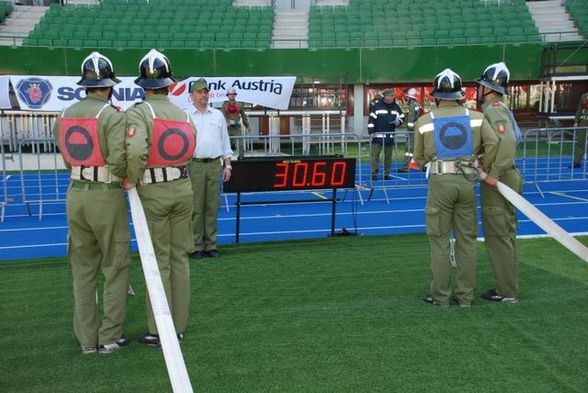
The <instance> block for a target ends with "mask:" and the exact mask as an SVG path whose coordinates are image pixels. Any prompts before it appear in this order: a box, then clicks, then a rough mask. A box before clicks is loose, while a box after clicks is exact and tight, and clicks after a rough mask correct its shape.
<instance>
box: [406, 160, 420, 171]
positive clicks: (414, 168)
mask: <svg viewBox="0 0 588 393" xmlns="http://www.w3.org/2000/svg"><path fill="white" fill-rule="evenodd" d="M408 167H409V168H410V169H412V170H415V171H420V170H421V167H420V166H418V165H417V163H416V162H414V160H413V159H411V160H410V164H408Z"/></svg>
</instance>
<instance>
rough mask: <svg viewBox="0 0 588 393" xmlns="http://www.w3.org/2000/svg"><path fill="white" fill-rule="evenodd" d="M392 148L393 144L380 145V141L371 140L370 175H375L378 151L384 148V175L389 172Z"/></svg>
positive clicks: (378, 158) (378, 163) (378, 164)
mask: <svg viewBox="0 0 588 393" xmlns="http://www.w3.org/2000/svg"><path fill="white" fill-rule="evenodd" d="M393 149H394V145H392V144H389V145H386V144H384V145H383V146H382V144H381V143H376V142H372V151H371V164H372V175H376V174H377V173H378V169H379V167H380V152H381V151H382V150H384V176H386V175H389V174H390V164H391V163H392V150H393Z"/></svg>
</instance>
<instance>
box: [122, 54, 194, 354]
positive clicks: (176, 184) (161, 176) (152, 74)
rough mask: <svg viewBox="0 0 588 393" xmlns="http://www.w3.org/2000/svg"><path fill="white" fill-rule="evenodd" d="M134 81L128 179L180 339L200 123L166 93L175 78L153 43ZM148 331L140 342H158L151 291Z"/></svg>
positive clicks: (185, 320)
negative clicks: (141, 96)
mask: <svg viewBox="0 0 588 393" xmlns="http://www.w3.org/2000/svg"><path fill="white" fill-rule="evenodd" d="M139 72H140V76H139V78H137V79H136V80H135V83H136V84H137V85H139V86H141V87H142V88H143V89H144V90H145V100H144V101H143V102H141V103H138V104H135V105H134V106H132V107H131V108H129V109H128V111H127V156H128V180H129V183H130V184H131V185H136V186H137V191H138V193H139V196H140V197H141V202H142V204H143V209H144V210H145V216H146V218H147V224H148V226H149V232H150V234H151V240H152V241H153V248H154V250H155V257H156V258H157V265H158V267H159V272H160V273H161V279H162V281H163V287H164V289H165V295H166V297H167V303H168V304H169V308H170V310H171V314H172V319H173V321H174V326H175V328H176V333H177V335H178V339H179V340H180V341H181V340H182V339H183V334H184V332H185V330H186V327H187V325H188V314H189V306H190V270H189V265H188V251H189V250H190V247H191V246H192V236H191V234H192V224H191V220H192V187H191V184H190V179H189V177H188V170H187V167H186V164H187V162H188V161H189V160H190V159H191V158H192V154H193V152H194V149H195V147H196V128H195V127H194V125H193V123H192V122H191V120H190V118H189V116H188V115H186V113H184V111H183V110H182V109H180V108H179V107H177V106H176V105H174V104H172V103H171V102H170V100H169V98H168V97H167V94H168V89H167V87H168V86H169V85H171V84H172V83H174V82H175V81H176V79H175V78H174V76H173V74H172V71H171V65H170V62H169V60H168V59H167V57H165V56H164V55H163V54H161V53H159V52H158V51H156V50H154V49H152V50H151V51H149V53H147V55H145V56H144V57H143V59H141V61H140V63H139ZM147 324H148V327H149V332H147V333H145V334H143V335H142V336H141V338H140V340H139V341H140V342H142V343H144V344H147V345H150V346H154V347H157V346H159V345H160V341H159V335H158V331H157V326H156V325H155V320H154V316H153V312H152V309H151V303H150V301H149V297H147Z"/></svg>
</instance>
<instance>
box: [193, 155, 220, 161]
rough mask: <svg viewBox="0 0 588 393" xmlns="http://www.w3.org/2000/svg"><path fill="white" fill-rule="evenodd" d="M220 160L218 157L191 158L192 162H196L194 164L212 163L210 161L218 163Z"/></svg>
mask: <svg viewBox="0 0 588 393" xmlns="http://www.w3.org/2000/svg"><path fill="white" fill-rule="evenodd" d="M219 159H220V156H218V157H216V158H192V160H194V161H196V162H212V161H218V160H219Z"/></svg>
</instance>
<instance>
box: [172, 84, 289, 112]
mask: <svg viewBox="0 0 588 393" xmlns="http://www.w3.org/2000/svg"><path fill="white" fill-rule="evenodd" d="M199 78H200V77H190V78H188V79H185V80H183V81H181V82H178V83H177V84H175V85H173V86H170V90H171V95H170V98H171V99H172V101H173V102H174V103H175V104H176V105H178V106H179V107H181V108H186V107H188V106H190V105H191V102H190V94H189V89H190V85H191V84H192V83H194V82H195V81H196V80H198V79H199ZM205 79H206V81H207V82H208V90H209V91H210V94H209V97H208V100H209V102H222V101H226V100H227V90H228V89H230V88H231V87H232V88H234V89H235V90H236V91H237V101H240V102H246V103H250V104H255V105H261V106H265V107H267V108H272V109H280V110H286V109H288V106H289V104H290V97H291V96H292V90H293V89H294V83H295V82H296V77H294V76H285V77H242V78H238V77H222V78H212V77H210V78H209V77H205Z"/></svg>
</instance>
